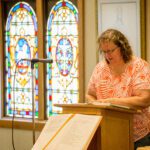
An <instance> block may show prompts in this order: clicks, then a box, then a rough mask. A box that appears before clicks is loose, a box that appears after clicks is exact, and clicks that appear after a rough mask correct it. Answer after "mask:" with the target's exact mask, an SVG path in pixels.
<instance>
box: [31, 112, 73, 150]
mask: <svg viewBox="0 0 150 150" xmlns="http://www.w3.org/2000/svg"><path fill="white" fill-rule="evenodd" d="M70 116H71V114H64V115H59V116H51V117H49V119H48V121H47V122H46V124H45V126H44V128H43V130H42V132H41V134H40V136H39V137H38V139H37V141H36V143H35V144H34V146H33V148H32V150H42V148H43V147H44V146H45V145H46V144H47V143H48V141H49V139H50V138H51V137H53V136H54V135H55V133H56V132H57V131H58V130H59V128H60V127H61V126H62V125H63V124H64V123H65V121H66V120H67V119H68V118H69V117H70Z"/></svg>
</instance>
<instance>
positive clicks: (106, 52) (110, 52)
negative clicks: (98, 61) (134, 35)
mask: <svg viewBox="0 0 150 150" xmlns="http://www.w3.org/2000/svg"><path fill="white" fill-rule="evenodd" d="M117 48H118V47H115V48H113V49H110V50H107V51H102V50H100V52H102V53H103V54H112V53H113V52H114V51H115V50H116V49H117Z"/></svg>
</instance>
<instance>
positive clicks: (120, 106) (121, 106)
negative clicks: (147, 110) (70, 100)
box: [87, 101, 131, 109]
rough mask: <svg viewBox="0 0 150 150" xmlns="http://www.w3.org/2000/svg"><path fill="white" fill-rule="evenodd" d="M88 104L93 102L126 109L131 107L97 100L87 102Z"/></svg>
mask: <svg viewBox="0 0 150 150" xmlns="http://www.w3.org/2000/svg"><path fill="white" fill-rule="evenodd" d="M87 104H93V105H99V106H112V107H118V108H124V109H131V108H130V107H128V106H123V105H117V104H111V103H102V102H96V101H92V102H90V103H87Z"/></svg>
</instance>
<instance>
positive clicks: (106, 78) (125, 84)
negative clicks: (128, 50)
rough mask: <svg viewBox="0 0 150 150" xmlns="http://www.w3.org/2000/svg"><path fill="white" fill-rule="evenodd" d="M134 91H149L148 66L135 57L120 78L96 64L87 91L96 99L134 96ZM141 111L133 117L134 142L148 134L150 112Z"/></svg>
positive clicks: (149, 75)
mask: <svg viewBox="0 0 150 150" xmlns="http://www.w3.org/2000/svg"><path fill="white" fill-rule="evenodd" d="M136 89H150V65H149V64H148V63H147V62H146V61H144V60H142V59H141V58H137V57H134V58H133V60H132V61H131V62H130V63H129V64H128V65H127V67H126V69H125V72H124V73H122V74H121V75H120V76H112V74H111V71H110V69H109V67H108V64H107V63H106V62H100V63H98V64H97V65H96V67H95V69H94V72H93V74H92V76H91V79H90V82H89V85H88V91H90V93H93V94H94V95H95V97H96V98H97V99H106V98H124V97H130V96H134V94H133V93H134V90H136ZM142 111H143V113H141V114H135V115H134V120H133V125H134V141H137V140H139V139H141V138H142V137H144V136H145V135H146V134H148V133H149V132H150V112H149V111H148V108H146V109H143V110H142Z"/></svg>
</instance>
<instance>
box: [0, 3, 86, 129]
mask: <svg viewBox="0 0 150 150" xmlns="http://www.w3.org/2000/svg"><path fill="white" fill-rule="evenodd" d="M14 1H15V2H16V3H17V2H19V1H18V0H14ZM5 2H7V0H0V7H2V6H3V3H5ZM27 2H28V0H27ZM29 4H30V3H29ZM45 6H46V2H45V1H44V2H43V0H36V1H35V7H36V8H35V13H36V16H37V20H38V22H37V23H38V34H37V36H38V56H39V58H45V48H46V46H45V40H46V39H45V34H46V32H45V31H46V27H45V22H47V20H46V19H45V18H46V17H45V14H44V12H45V11H44V9H45ZM77 8H78V12H79V25H78V27H79V66H80V67H79V75H80V76H79V102H84V98H85V96H84V95H85V91H84V89H85V88H84V80H83V79H84V57H83V56H84V43H83V35H84V34H83V21H84V18H83V15H84V14H83V12H84V0H77ZM3 11H4V10H3V8H0V54H1V55H0V65H1V66H2V67H0V81H2V82H0V89H1V90H0V99H1V103H0V127H5V128H11V123H12V118H11V117H5V116H4V98H5V93H4V92H5V91H4V87H5V83H4V79H5V76H4V69H5V68H4V65H2V64H4V61H5V60H4V50H3V49H5V44H4V41H5V39H4V38H5V34H4V33H5V25H4V21H5V19H6V18H5V19H4V16H3ZM38 67H39V68H38V74H39V77H38V84H39V85H40V86H39V93H38V94H39V117H38V119H35V130H37V131H40V130H42V128H43V127H44V125H45V121H46V120H47V116H46V112H45V111H46V94H45V87H46V85H45V82H44V78H45V73H44V72H45V69H46V66H45V65H44V64H41V63H39V65H38ZM32 126H33V125H32V119H22V118H15V120H14V128H17V129H27V130H32Z"/></svg>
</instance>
